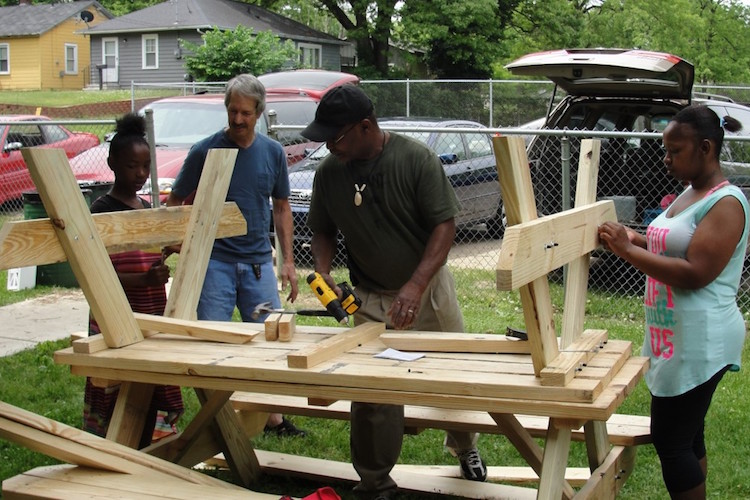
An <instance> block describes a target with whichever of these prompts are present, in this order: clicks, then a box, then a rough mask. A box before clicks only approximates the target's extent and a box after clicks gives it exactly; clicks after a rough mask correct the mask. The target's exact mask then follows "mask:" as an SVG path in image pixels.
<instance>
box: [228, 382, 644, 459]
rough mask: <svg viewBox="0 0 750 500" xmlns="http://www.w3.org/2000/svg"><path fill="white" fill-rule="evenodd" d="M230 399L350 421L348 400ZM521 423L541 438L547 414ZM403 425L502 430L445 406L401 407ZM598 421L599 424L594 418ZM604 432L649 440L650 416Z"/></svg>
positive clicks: (242, 406)
mask: <svg viewBox="0 0 750 500" xmlns="http://www.w3.org/2000/svg"><path fill="white" fill-rule="evenodd" d="M231 402H232V405H233V406H234V408H235V409H236V410H238V411H240V412H241V413H283V414H285V415H302V416H306V417H315V418H330V419H337V420H346V421H348V420H349V407H350V402H349V401H336V402H334V403H330V404H329V405H328V406H321V405H317V404H314V403H311V402H308V400H307V398H304V397H297V396H282V395H278V394H261V393H252V392H235V393H234V394H232V397H231ZM514 417H515V418H516V419H517V420H518V421H519V422H520V424H521V426H522V427H523V428H524V429H526V430H527V431H528V432H529V434H531V436H532V437H535V438H543V437H545V436H546V433H547V428H548V426H549V419H548V418H547V417H542V416H536V415H514ZM404 418H405V425H406V426H408V427H410V428H418V429H443V430H456V431H467V432H470V431H474V432H479V433H480V434H498V433H502V429H500V428H499V427H498V425H497V424H496V423H495V421H494V420H493V419H492V417H490V415H489V414H488V413H487V412H484V411H470V410H455V409H448V408H430V407H426V406H415V405H406V406H404ZM597 423H599V422H598V421H597ZM603 423H605V424H606V435H607V437H608V438H609V441H610V443H611V444H613V445H619V446H637V445H641V444H648V443H650V442H651V430H650V423H651V419H650V417H648V416H643V415H626V414H617V413H615V414H613V415H612V416H611V417H610V418H609V419H608V420H607V421H606V422H603ZM572 439H574V440H575V441H583V440H584V439H585V433H584V430H583V429H573V434H572Z"/></svg>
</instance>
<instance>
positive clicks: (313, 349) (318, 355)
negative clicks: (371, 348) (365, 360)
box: [287, 322, 385, 368]
mask: <svg viewBox="0 0 750 500" xmlns="http://www.w3.org/2000/svg"><path fill="white" fill-rule="evenodd" d="M384 331H385V324H384V323H375V322H370V323H364V324H361V325H358V326H355V327H354V328H352V329H351V330H344V331H342V332H341V333H339V334H338V335H336V336H334V337H330V338H328V339H326V340H323V341H322V342H319V343H317V344H314V345H311V346H310V347H308V348H306V349H300V350H299V351H297V352H296V353H293V354H289V355H288V356H287V363H288V364H289V367H290V368H312V367H313V366H315V365H317V364H320V363H322V362H323V361H325V360H327V359H330V358H332V357H334V356H336V355H338V354H341V353H343V352H346V351H348V350H349V349H351V348H353V347H356V346H358V345H360V344H364V343H365V342H368V341H370V340H372V339H375V338H378V336H380V334H381V333H383V332H384Z"/></svg>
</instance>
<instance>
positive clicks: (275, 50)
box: [180, 26, 298, 82]
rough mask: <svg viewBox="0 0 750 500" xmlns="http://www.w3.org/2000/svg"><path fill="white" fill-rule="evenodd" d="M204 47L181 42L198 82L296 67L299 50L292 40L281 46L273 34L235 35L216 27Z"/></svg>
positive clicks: (241, 32)
mask: <svg viewBox="0 0 750 500" xmlns="http://www.w3.org/2000/svg"><path fill="white" fill-rule="evenodd" d="M202 38H203V45H198V44H194V43H190V42H188V41H186V40H180V43H181V44H182V46H183V47H185V49H186V50H187V51H189V52H191V54H190V55H188V56H187V57H186V58H185V66H186V67H187V69H188V71H189V72H190V75H191V76H192V77H193V78H195V79H196V80H198V81H204V82H224V81H227V80H229V79H230V78H232V77H233V76H235V75H238V74H240V73H252V74H254V75H262V74H264V73H268V72H270V71H278V70H279V69H281V68H282V67H288V66H290V64H289V63H290V61H292V62H293V63H292V66H293V65H295V63H296V61H297V57H298V55H297V49H296V48H295V47H294V43H293V42H292V41H291V40H286V41H285V42H282V41H281V40H280V39H279V38H278V37H277V36H275V35H274V34H272V33H271V32H270V31H262V32H260V33H257V34H256V33H254V32H253V30H252V29H250V28H246V27H244V26H237V28H236V29H235V30H233V31H229V30H226V31H225V30H220V29H218V28H217V27H216V26H214V28H213V29H212V30H210V31H207V32H206V33H205V34H204V35H203V37H202Z"/></svg>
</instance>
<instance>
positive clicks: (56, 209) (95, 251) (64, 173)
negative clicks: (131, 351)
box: [22, 148, 143, 347]
mask: <svg viewBox="0 0 750 500" xmlns="http://www.w3.org/2000/svg"><path fill="white" fill-rule="evenodd" d="M22 154H23V158H24V160H25V161H26V165H27V166H28V169H29V173H30V174H31V178H32V179H33V180H34V184H35V185H36V187H37V189H38V190H39V196H40V197H41V198H42V202H43V203H44V207H45V209H46V210H47V213H48V214H49V216H50V220H51V221H52V224H53V226H54V227H55V234H56V235H57V237H58V239H59V241H60V245H61V246H62V247H63V249H64V250H65V254H66V255H67V256H68V260H69V262H70V267H71V268H72V270H73V273H74V274H75V277H76V278H77V279H78V283H79V284H80V285H81V289H82V290H83V294H84V295H85V296H86V300H87V301H88V303H89V306H90V307H91V313H92V314H93V316H94V318H95V319H96V322H97V323H98V324H99V327H100V328H101V332H102V335H103V336H104V340H105V341H106V343H107V345H108V346H109V347H122V346H125V345H128V344H132V343H134V342H138V341H140V340H143V335H141V330H140V328H138V324H137V323H136V322H135V318H134V317H133V310H132V309H131V308H130V303H129V302H128V299H127V297H125V292H124V291H123V289H122V286H121V285H120V280H119V279H118V278H117V274H116V273H115V270H114V267H112V262H111V261H110V259H109V255H108V254H107V250H106V248H105V247H104V243H103V242H102V239H101V237H100V236H99V233H98V232H97V230H96V227H95V226H94V223H93V222H92V220H91V214H90V212H89V208H88V206H87V205H86V202H85V200H84V199H83V194H82V193H81V189H80V188H79V187H78V184H77V183H76V179H75V177H73V171H72V170H71V169H70V164H69V163H68V158H67V157H66V156H65V152H64V151H62V150H59V149H40V148H24V149H23V150H22Z"/></svg>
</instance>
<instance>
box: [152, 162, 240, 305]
mask: <svg viewBox="0 0 750 500" xmlns="http://www.w3.org/2000/svg"><path fill="white" fill-rule="evenodd" d="M236 159H237V150H236V149H212V150H210V151H209V152H208V155H207V156H206V162H205V165H204V167H203V172H202V173H201V180H200V182H199V183H198V191H197V193H196V195H195V204H194V205H193V210H192V211H191V212H190V220H189V221H188V227H187V230H186V233H185V240H184V241H183V243H182V249H181V250H180V260H179V262H178V264H177V269H176V270H175V275H174V279H173V281H172V286H171V287H170V289H169V296H168V297H167V306H166V308H165V309H164V316H168V317H171V318H179V319H196V318H195V315H196V312H195V309H196V307H197V305H198V298H199V297H200V293H201V289H202V288H203V280H204V279H205V277H206V269H207V268H208V259H209V257H210V255H211V249H212V248H213V241H214V239H215V238H216V231H217V229H218V223H217V221H218V220H219V217H220V216H221V211H222V206H223V204H224V200H225V198H226V193H227V190H228V189H229V181H230V180H231V179H232V172H233V171H234V162H235V160H236Z"/></svg>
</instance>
